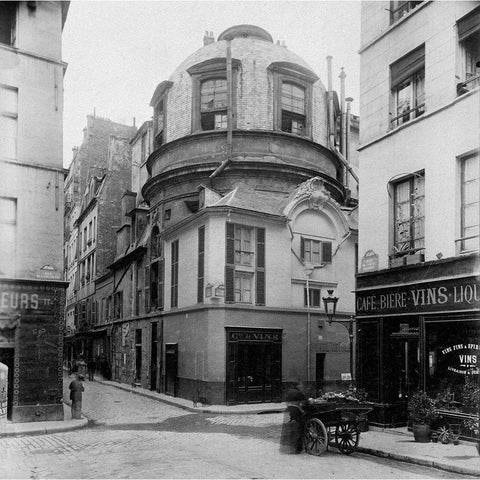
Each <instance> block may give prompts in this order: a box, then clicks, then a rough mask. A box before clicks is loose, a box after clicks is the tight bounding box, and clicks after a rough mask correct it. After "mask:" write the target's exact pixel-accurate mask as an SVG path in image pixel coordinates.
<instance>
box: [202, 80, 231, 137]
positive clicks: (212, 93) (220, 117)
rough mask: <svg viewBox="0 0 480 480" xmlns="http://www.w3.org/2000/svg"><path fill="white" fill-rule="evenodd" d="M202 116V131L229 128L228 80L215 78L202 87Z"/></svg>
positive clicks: (204, 83) (203, 83) (205, 82)
mask: <svg viewBox="0 0 480 480" xmlns="http://www.w3.org/2000/svg"><path fill="white" fill-rule="evenodd" d="M200 115H201V125H202V130H219V129H224V128H227V80H226V79H225V78H214V79H210V80H206V81H204V82H202V84H201V87H200Z"/></svg>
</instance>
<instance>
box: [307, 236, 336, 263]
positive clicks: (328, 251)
mask: <svg viewBox="0 0 480 480" xmlns="http://www.w3.org/2000/svg"><path fill="white" fill-rule="evenodd" d="M300 242H301V243H300V250H301V251H300V257H301V258H302V260H303V261H304V262H306V263H312V264H313V265H320V264H322V263H332V242H326V241H321V240H313V239H310V238H303V237H302V238H301V240H300Z"/></svg>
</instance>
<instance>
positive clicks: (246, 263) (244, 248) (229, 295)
mask: <svg viewBox="0 0 480 480" xmlns="http://www.w3.org/2000/svg"><path fill="white" fill-rule="evenodd" d="M225 302H227V303H235V302H238V303H252V304H255V305H265V229H264V228H258V227H251V226H248V225H240V224H234V223H230V222H227V224H226V266H225Z"/></svg>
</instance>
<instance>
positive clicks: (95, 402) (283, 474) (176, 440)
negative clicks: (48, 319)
mask: <svg viewBox="0 0 480 480" xmlns="http://www.w3.org/2000/svg"><path fill="white" fill-rule="evenodd" d="M85 389H86V392H85V395H84V414H85V415H86V416H87V417H88V418H89V419H90V423H89V426H88V427H87V428H85V429H83V430H76V431H69V432H64V433H58V434H50V435H38V436H24V437H17V438H4V439H0V450H1V451H2V460H1V464H0V478H5V479H6V478H31V479H36V478H272V477H273V478H313V477H315V478H451V474H449V473H447V472H442V471H439V470H434V469H429V468H424V467H417V466H413V465H409V464H402V463H396V462H393V461H389V460H384V459H379V458H376V457H370V456H367V455H361V454H359V453H356V454H354V455H352V456H350V457H348V456H344V455H340V454H338V453H337V452H336V451H328V452H326V453H325V454H324V455H322V456H321V457H314V456H309V455H305V454H301V455H285V454H282V453H280V451H279V438H280V432H281V426H282V422H283V414H278V413H277V414H266V415H231V416H230V415H207V414H200V413H199V414H195V413H187V412H185V411H184V410H181V409H179V408H176V407H172V406H169V405H165V404H163V403H161V402H158V401H155V400H151V399H148V398H145V397H142V396H139V395H135V394H132V393H129V392H125V391H122V390H119V389H116V388H114V387H111V386H107V385H101V384H99V383H96V382H86V384H85Z"/></svg>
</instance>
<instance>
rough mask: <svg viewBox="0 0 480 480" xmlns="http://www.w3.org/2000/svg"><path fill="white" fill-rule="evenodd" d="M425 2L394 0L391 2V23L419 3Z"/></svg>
mask: <svg viewBox="0 0 480 480" xmlns="http://www.w3.org/2000/svg"><path fill="white" fill-rule="evenodd" d="M421 3H423V2H422V1H419V2H418V1H417V2H413V1H405V0H394V1H391V2H390V24H392V23H395V22H397V21H398V20H400V19H401V18H403V17H405V15H407V14H408V13H409V12H411V11H412V10H413V9H414V8H416V7H417V5H420V4H421Z"/></svg>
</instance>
